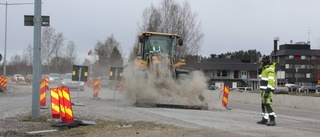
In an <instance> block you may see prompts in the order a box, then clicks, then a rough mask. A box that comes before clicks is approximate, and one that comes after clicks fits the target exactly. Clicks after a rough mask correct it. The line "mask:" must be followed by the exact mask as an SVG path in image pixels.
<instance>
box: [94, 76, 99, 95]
mask: <svg viewBox="0 0 320 137" xmlns="http://www.w3.org/2000/svg"><path fill="white" fill-rule="evenodd" d="M93 83H94V84H93V99H99V97H98V93H99V89H100V80H99V79H94V82H93Z"/></svg>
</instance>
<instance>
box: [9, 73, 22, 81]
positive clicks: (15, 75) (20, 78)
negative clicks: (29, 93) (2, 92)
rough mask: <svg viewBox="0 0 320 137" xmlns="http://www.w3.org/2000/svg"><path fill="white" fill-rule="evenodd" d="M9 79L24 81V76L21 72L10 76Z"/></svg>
mask: <svg viewBox="0 0 320 137" xmlns="http://www.w3.org/2000/svg"><path fill="white" fill-rule="evenodd" d="M11 80H12V81H13V82H24V77H23V76H22V75H21V74H14V75H13V76H12V77H11Z"/></svg>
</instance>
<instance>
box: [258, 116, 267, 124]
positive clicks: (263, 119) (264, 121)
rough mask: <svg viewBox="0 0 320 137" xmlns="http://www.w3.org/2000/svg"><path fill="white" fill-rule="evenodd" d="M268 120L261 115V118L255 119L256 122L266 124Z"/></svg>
mask: <svg viewBox="0 0 320 137" xmlns="http://www.w3.org/2000/svg"><path fill="white" fill-rule="evenodd" d="M267 122H268V120H267V119H265V118H264V117H262V120H260V121H257V124H267Z"/></svg>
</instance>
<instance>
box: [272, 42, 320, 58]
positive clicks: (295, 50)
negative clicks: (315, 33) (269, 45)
mask: <svg viewBox="0 0 320 137" xmlns="http://www.w3.org/2000/svg"><path fill="white" fill-rule="evenodd" d="M279 47H280V48H279V50H277V51H276V53H275V54H274V51H272V53H271V55H273V56H284V55H306V56H316V55H317V56H319V55H320V50H314V49H310V45H309V44H283V45H280V46H279Z"/></svg>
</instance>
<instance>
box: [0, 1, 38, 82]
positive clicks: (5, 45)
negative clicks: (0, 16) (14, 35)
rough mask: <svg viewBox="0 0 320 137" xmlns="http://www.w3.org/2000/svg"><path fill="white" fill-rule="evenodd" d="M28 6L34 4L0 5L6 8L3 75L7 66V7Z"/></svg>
mask: <svg viewBox="0 0 320 137" xmlns="http://www.w3.org/2000/svg"><path fill="white" fill-rule="evenodd" d="M28 4H34V3H7V2H6V3H0V5H5V6H6V12H5V14H6V15H5V30H4V55H3V56H4V57H3V64H4V66H3V75H4V76H5V75H6V71H7V70H6V69H7V68H6V66H7V16H8V6H13V5H28Z"/></svg>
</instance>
